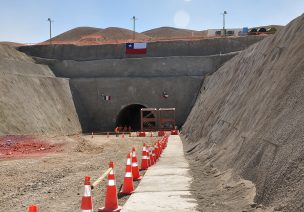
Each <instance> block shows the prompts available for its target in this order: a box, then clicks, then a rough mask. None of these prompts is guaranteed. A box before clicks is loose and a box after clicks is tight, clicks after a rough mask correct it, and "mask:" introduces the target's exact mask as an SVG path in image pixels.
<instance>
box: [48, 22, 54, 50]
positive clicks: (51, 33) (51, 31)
mask: <svg viewBox="0 0 304 212" xmlns="http://www.w3.org/2000/svg"><path fill="white" fill-rule="evenodd" d="M48 22H50V45H51V44H52V22H54V21H53V20H52V19H51V18H48Z"/></svg>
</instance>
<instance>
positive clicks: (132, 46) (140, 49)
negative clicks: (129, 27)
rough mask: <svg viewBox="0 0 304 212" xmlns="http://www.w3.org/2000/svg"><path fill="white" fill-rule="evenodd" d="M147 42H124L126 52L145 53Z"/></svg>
mask: <svg viewBox="0 0 304 212" xmlns="http://www.w3.org/2000/svg"><path fill="white" fill-rule="evenodd" d="M146 53H147V43H126V54H146Z"/></svg>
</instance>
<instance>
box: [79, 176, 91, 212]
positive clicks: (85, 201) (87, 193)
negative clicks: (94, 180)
mask: <svg viewBox="0 0 304 212" xmlns="http://www.w3.org/2000/svg"><path fill="white" fill-rule="evenodd" d="M90 180H91V178H90V177H89V176H85V177H84V194H83V197H82V201H81V210H82V211H83V212H93V203H92V195H91V182H90Z"/></svg>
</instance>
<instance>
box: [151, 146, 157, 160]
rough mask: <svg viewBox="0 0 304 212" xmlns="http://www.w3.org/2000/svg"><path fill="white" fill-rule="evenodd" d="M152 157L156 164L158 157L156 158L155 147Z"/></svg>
mask: <svg viewBox="0 0 304 212" xmlns="http://www.w3.org/2000/svg"><path fill="white" fill-rule="evenodd" d="M152 156H153V159H154V163H156V161H157V156H156V148H155V146H154V147H153V150H152Z"/></svg>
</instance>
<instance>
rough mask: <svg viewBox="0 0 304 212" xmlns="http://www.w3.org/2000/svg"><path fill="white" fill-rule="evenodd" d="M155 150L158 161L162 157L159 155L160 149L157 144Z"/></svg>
mask: <svg viewBox="0 0 304 212" xmlns="http://www.w3.org/2000/svg"><path fill="white" fill-rule="evenodd" d="M154 148H155V155H156V160H158V158H159V156H160V153H159V149H158V146H157V144H156V143H155V144H154Z"/></svg>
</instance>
